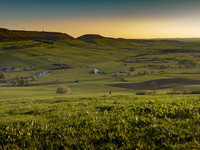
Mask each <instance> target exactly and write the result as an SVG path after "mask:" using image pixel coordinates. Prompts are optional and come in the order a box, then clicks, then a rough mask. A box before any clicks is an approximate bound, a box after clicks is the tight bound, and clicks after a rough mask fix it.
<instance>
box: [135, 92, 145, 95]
mask: <svg viewBox="0 0 200 150" xmlns="http://www.w3.org/2000/svg"><path fill="white" fill-rule="evenodd" d="M146 94H147V93H146V92H137V93H136V94H135V95H146Z"/></svg>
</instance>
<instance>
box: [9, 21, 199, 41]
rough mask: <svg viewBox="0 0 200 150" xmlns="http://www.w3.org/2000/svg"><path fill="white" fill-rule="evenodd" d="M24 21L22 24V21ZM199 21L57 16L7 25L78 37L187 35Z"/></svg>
mask: <svg viewBox="0 0 200 150" xmlns="http://www.w3.org/2000/svg"><path fill="white" fill-rule="evenodd" d="M24 24H25V25H24ZM199 26H200V21H198V20H196V21H195V22H194V21H191V20H190V19H187V18H179V19H175V18H168V19H167V18H163V19H155V18H142V19H130V18H129V19H108V18H104V19H103V18H101V19H71V20H65V19H58V20H54V21H52V20H47V21H37V22H35V23H33V22H29V23H27V22H20V23H18V24H17V25H15V26H14V25H13V27H11V29H18V30H20V29H22V27H25V28H26V30H37V31H40V30H42V29H43V30H45V31H55V32H63V33H67V34H69V35H71V36H74V37H78V36H81V35H84V34H100V35H102V36H106V37H116V38H131V39H145V38H189V37H200V30H197V29H198V28H199Z"/></svg>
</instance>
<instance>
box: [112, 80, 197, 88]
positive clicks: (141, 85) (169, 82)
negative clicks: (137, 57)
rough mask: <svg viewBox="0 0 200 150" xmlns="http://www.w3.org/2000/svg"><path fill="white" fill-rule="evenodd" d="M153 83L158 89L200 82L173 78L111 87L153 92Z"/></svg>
mask: <svg viewBox="0 0 200 150" xmlns="http://www.w3.org/2000/svg"><path fill="white" fill-rule="evenodd" d="M152 82H156V86H157V89H166V88H171V87H173V86H175V85H198V84H200V80H191V79H183V78H173V79H158V80H151V81H147V82H142V83H122V84H110V85H109V86H113V87H120V88H127V89H136V90H152Z"/></svg>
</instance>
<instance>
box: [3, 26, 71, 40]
mask: <svg viewBox="0 0 200 150" xmlns="http://www.w3.org/2000/svg"><path fill="white" fill-rule="evenodd" d="M67 39H69V40H72V39H74V38H73V37H72V36H70V35H68V34H65V33H59V32H39V31H18V30H8V29H4V28H0V41H20V40H35V41H41V40H51V41H59V40H67Z"/></svg>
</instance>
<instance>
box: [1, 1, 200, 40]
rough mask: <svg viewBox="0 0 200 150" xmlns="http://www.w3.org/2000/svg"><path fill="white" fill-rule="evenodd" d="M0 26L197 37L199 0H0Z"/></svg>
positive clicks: (75, 33)
mask: <svg viewBox="0 0 200 150" xmlns="http://www.w3.org/2000/svg"><path fill="white" fill-rule="evenodd" d="M0 27H2V28H8V29H18V30H23V29H25V30H38V31H41V30H45V31H58V32H64V33H68V34H70V35H72V36H74V37H78V36H81V35H83V34H101V35H103V36H109V37H123V38H177V37H180V38H183V37H200V0H0Z"/></svg>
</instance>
